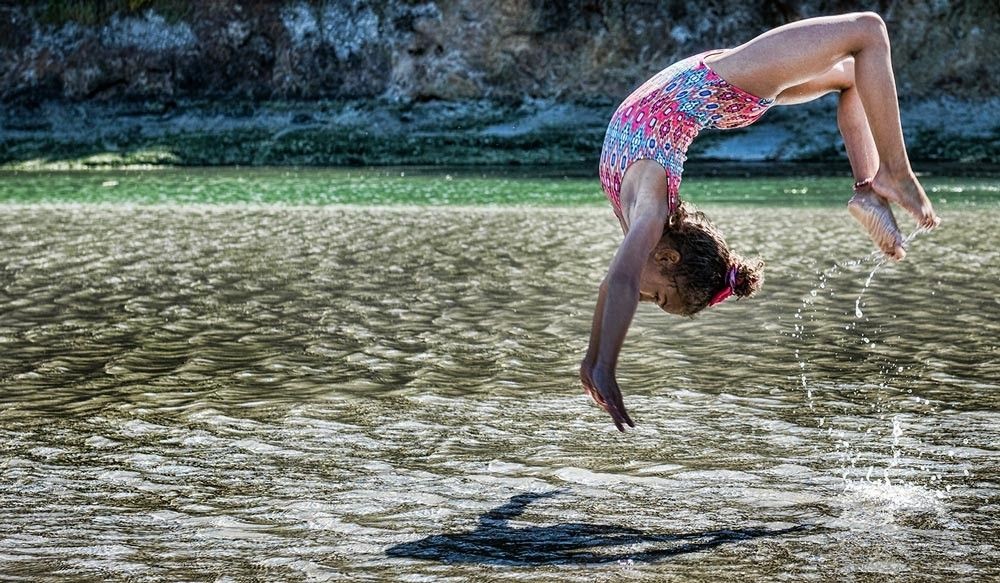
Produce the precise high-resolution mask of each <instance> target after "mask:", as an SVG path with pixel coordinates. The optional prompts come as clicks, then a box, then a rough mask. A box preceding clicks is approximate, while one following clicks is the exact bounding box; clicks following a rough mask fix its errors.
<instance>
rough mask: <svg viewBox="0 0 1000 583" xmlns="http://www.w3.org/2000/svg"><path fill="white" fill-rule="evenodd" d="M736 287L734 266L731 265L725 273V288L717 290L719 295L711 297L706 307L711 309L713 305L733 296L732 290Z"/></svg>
mask: <svg viewBox="0 0 1000 583" xmlns="http://www.w3.org/2000/svg"><path fill="white" fill-rule="evenodd" d="M735 287H736V266H735V265H733V266H732V267H730V268H729V271H728V272H726V287H724V288H722V289H721V290H719V293H717V294H715V295H714V296H712V299H711V300H709V301H708V307H710V308H711V307H712V306H714V305H715V304H719V303H722V302H723V301H724V300H725V299H726V298H728V297H729V296H731V295H733V288H735Z"/></svg>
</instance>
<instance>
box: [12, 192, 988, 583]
mask: <svg viewBox="0 0 1000 583" xmlns="http://www.w3.org/2000/svg"><path fill="white" fill-rule="evenodd" d="M589 188H591V191H593V185H590V186H589ZM8 198H10V197H8ZM595 200H596V199H595ZM704 207H705V210H707V211H708V212H709V214H710V215H711V216H712V217H713V218H714V219H715V220H716V222H717V223H718V224H719V225H720V227H721V228H722V229H723V231H725V232H726V234H727V236H728V238H729V241H730V243H731V244H732V245H733V246H734V247H735V248H737V249H738V250H741V251H743V252H744V253H746V254H759V255H761V256H763V257H764V258H765V259H766V261H767V269H766V275H767V283H766V284H765V286H764V289H763V291H762V293H761V294H760V295H759V296H758V297H755V298H752V299H749V300H743V301H739V302H735V301H729V302H726V303H725V304H723V305H722V306H720V307H718V308H716V309H712V310H708V311H706V312H704V313H703V314H701V315H699V316H697V317H696V318H694V319H685V318H677V317H672V316H667V315H665V314H663V313H661V312H659V310H658V309H655V308H654V307H652V306H650V305H641V306H640V309H639V312H638V314H637V316H636V320H635V323H634V324H633V327H632V330H631V332H630V335H629V337H628V339H627V342H626V345H625V349H624V351H623V356H622V362H621V365H620V374H619V380H620V382H621V385H622V387H623V390H624V393H625V402H626V404H627V405H628V407H629V409H630V411H631V413H632V417H633V418H634V419H635V421H636V422H637V424H638V425H637V427H636V429H635V430H632V431H629V432H628V433H626V434H621V433H619V432H617V431H616V430H615V428H614V426H613V424H612V423H611V421H610V418H609V417H608V416H607V415H606V414H605V413H604V412H603V411H601V410H600V409H598V408H597V407H595V406H594V405H592V404H591V403H590V402H589V400H588V399H587V398H586V397H585V395H584V393H583V391H582V389H581V387H580V385H579V381H578V379H577V376H576V367H577V364H578V362H579V360H580V358H581V356H582V354H583V351H584V349H585V346H586V340H587V333H588V330H589V321H590V316H591V311H592V309H593V303H594V299H595V297H596V295H595V294H596V287H597V284H598V282H599V280H600V278H601V277H602V275H603V272H604V270H605V269H606V266H607V262H608V260H609V259H610V257H611V255H612V254H613V253H614V250H615V248H616V246H617V243H618V242H619V241H620V238H621V235H620V232H619V231H618V227H617V225H616V223H615V221H614V218H613V217H612V215H611V213H610V211H609V210H608V209H607V207H606V206H604V205H603V204H600V203H599V202H598V204H589V205H588V204H584V205H561V206H560V205H557V206H545V205H541V206H539V205H535V206H530V205H529V206H523V205H506V206H504V205H501V206H404V205H398V204H396V205H378V206H372V205H339V204H332V205H314V206H301V205H294V204H277V205H274V204H266V205H256V204H250V203H246V202H241V203H239V204H203V203H195V204H153V205H148V204H134V203H131V202H125V203H114V202H102V203H100V204H91V203H85V204H80V203H72V202H59V201H57V202H55V203H37V202H35V203H32V202H25V201H18V202H16V203H7V204H4V205H0V523H2V527H0V575H2V577H3V578H4V579H5V580H23V581H35V580H38V579H40V578H45V577H50V578H68V579H90V580H125V579H139V580H219V581H243V580H334V581H336V580H351V581H397V580H398V581H486V580H490V581H492V580H498V581H505V580H511V581H587V582H591V581H622V580H626V581H630V580H635V581H672V580H677V581H719V580H725V579H730V578H737V577H738V578H740V579H741V580H744V581H772V580H789V581H810V580H813V581H828V580H829V581H833V580H838V581H841V580H845V581H871V580H880V579H882V578H895V577H896V576H899V577H900V578H901V579H902V580H932V579H937V580H949V581H951V580H967V581H982V580H989V579H992V578H998V577H1000V567H998V564H1000V547H998V542H997V540H998V537H1000V458H998V456H1000V393H998V389H1000V349H998V345H1000V340H998V338H1000V275H998V253H1000V251H998V243H1000V240H998V235H997V231H996V225H997V224H998V221H1000V208H998V206H997V205H995V204H985V205H984V204H979V205H977V204H967V205H952V206H948V205H942V206H939V209H940V212H941V214H942V216H943V218H944V224H943V226H942V228H941V229H940V230H938V231H936V232H934V233H931V234H924V235H920V236H918V237H916V239H914V241H913V242H912V245H911V248H910V254H909V256H908V258H907V259H906V260H905V261H904V262H902V263H901V264H898V265H887V266H883V267H882V268H880V269H879V270H878V271H877V272H876V273H875V275H874V277H872V278H871V281H870V285H868V286H867V287H866V281H867V280H868V279H869V276H870V274H871V273H872V270H873V269H874V268H875V267H876V265H877V262H876V259H875V258H874V257H872V256H870V255H869V253H870V251H871V246H870V244H869V243H868V242H867V240H866V239H865V237H864V236H863V235H862V233H861V231H860V229H859V228H857V227H856V226H855V225H854V224H852V223H851V221H850V218H849V216H848V215H847V213H846V212H845V211H844V209H843V206H842V205H832V204H830V205H827V204H819V205H807V206H778V205H742V206H734V205H731V204H716V205H713V204H711V203H710V202H706V203H705V205H704ZM900 220H901V223H903V224H907V225H908V224H910V223H909V219H906V218H904V217H900ZM859 298H860V299H859Z"/></svg>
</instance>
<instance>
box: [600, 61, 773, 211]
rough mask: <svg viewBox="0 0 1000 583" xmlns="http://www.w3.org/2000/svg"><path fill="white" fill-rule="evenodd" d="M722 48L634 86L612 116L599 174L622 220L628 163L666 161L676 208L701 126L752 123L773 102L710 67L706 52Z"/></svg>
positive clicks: (730, 126) (671, 202) (671, 201)
mask: <svg viewBox="0 0 1000 583" xmlns="http://www.w3.org/2000/svg"><path fill="white" fill-rule="evenodd" d="M717 52H719V51H708V52H704V53H700V54H697V55H694V56H691V57H688V58H686V59H684V60H682V61H678V62H676V63H674V64H673V65H670V66H669V67H667V68H666V69H664V70H662V71H660V72H659V73H657V74H656V75H654V76H653V78H652V79H650V80H649V81H646V82H645V83H643V84H642V86H641V87H639V88H638V89H636V90H635V91H634V92H632V94H631V95H629V96H628V98H626V99H625V101H624V102H622V104H621V105H620V106H618V109H617V111H615V114H614V115H613V116H612V117H611V124H610V125H608V132H607V134H606V135H605V137H604V149H603V150H602V151H601V163H600V174H601V186H602V187H603V188H604V193H605V194H607V196H608V199H609V200H610V201H611V205H612V207H614V210H615V215H617V216H618V218H619V220H622V208H621V188H622V177H624V176H625V171H626V170H628V167H629V165H631V164H632V163H633V162H635V161H636V160H645V159H650V160H656V161H657V162H659V163H660V165H661V166H663V168H664V169H665V170H666V173H667V195H668V197H669V199H668V204H669V210H670V212H671V213H672V212H673V211H674V210H676V208H677V205H678V204H680V198H679V191H680V185H681V172H682V171H683V168H684V161H685V160H687V155H686V152H687V149H688V146H690V145H691V142H692V141H693V140H694V138H695V137H696V136H697V135H698V132H700V131H701V130H702V129H704V128H710V129H734V128H741V127H745V126H748V125H750V124H752V123H753V122H755V121H757V119H758V118H760V116H761V115H763V113H764V112H765V111H767V108H768V107H770V106H771V104H772V103H773V100H771V99H761V98H760V97H756V96H754V95H752V94H750V93H747V92H746V91H744V90H742V89H740V88H739V87H736V86H735V85H732V84H730V83H729V82H727V81H726V80H725V79H723V78H722V77H720V76H719V75H717V74H716V73H715V71H713V70H712V69H710V68H709V66H708V65H706V64H705V62H704V58H705V57H706V56H708V55H710V54H713V53H717ZM623 225H624V223H623Z"/></svg>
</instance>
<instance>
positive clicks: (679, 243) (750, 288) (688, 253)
mask: <svg viewBox="0 0 1000 583" xmlns="http://www.w3.org/2000/svg"><path fill="white" fill-rule="evenodd" d="M661 248H669V249H674V250H676V251H677V252H678V253H680V260H679V261H678V262H676V263H670V264H668V263H663V264H662V266H661V269H662V272H663V275H664V276H665V277H668V278H672V279H673V281H674V285H675V286H676V287H677V293H678V295H680V297H681V298H682V299H683V301H684V304H683V306H681V308H680V311H681V313H682V314H683V315H685V316H693V315H694V314H696V313H698V312H700V311H701V310H703V309H705V307H706V306H708V303H709V302H710V301H711V299H712V297H713V296H715V294H717V293H719V291H721V290H722V289H723V288H725V287H726V285H727V284H726V276H727V274H728V273H729V269H730V267H735V268H736V285H735V286H734V287H733V295H735V296H737V297H741V298H745V297H749V296H752V295H753V294H754V293H756V292H757V290H759V289H760V288H761V286H763V285H764V261H762V260H761V259H760V258H759V257H758V258H754V259H749V260H748V259H744V258H743V257H741V256H740V255H737V254H736V253H734V252H732V251H730V250H729V246H728V245H726V240H725V239H724V238H723V236H722V233H721V232H720V231H719V229H718V228H716V226H715V225H713V224H712V221H710V220H709V219H708V217H706V216H705V214H704V213H703V212H701V211H699V210H697V209H695V208H694V207H693V206H691V205H689V204H687V203H681V205H680V206H679V207H678V208H677V210H676V211H674V213H673V214H671V215H670V216H669V217H668V218H667V222H666V224H665V225H664V226H663V235H662V236H661V237H660V242H659V243H658V244H657V250H659V249H661Z"/></svg>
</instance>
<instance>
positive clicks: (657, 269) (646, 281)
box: [639, 255, 684, 314]
mask: <svg viewBox="0 0 1000 583" xmlns="http://www.w3.org/2000/svg"><path fill="white" fill-rule="evenodd" d="M663 261H664V259H663V258H657V257H656V256H654V255H650V256H649V259H647V260H646V267H645V268H644V269H643V270H642V277H641V278H640V279H639V301H640V302H653V303H655V304H656V305H658V306H660V309H662V310H663V311H664V312H667V313H669V314H683V313H684V310H683V300H681V297H680V294H678V292H677V285H676V284H675V283H674V279H673V278H672V277H667V276H665V275H663Z"/></svg>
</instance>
